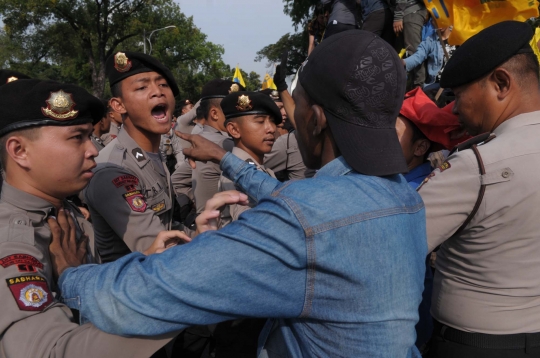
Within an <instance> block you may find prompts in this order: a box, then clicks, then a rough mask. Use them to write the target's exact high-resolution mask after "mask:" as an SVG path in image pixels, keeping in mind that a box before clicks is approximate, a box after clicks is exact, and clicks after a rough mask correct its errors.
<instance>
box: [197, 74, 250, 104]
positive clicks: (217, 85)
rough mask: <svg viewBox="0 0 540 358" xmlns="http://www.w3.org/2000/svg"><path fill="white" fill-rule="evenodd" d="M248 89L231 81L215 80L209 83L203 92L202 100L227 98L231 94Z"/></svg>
mask: <svg viewBox="0 0 540 358" xmlns="http://www.w3.org/2000/svg"><path fill="white" fill-rule="evenodd" d="M245 90H246V89H245V88H244V87H243V86H242V85H241V84H239V83H236V82H233V81H231V80H222V79H219V78H218V79H215V80H212V81H210V82H207V83H206V84H205V85H204V87H203V89H202V92H201V100H202V101H204V100H206V99H212V98H225V97H226V96H227V95H228V94H229V93H232V92H238V91H245Z"/></svg>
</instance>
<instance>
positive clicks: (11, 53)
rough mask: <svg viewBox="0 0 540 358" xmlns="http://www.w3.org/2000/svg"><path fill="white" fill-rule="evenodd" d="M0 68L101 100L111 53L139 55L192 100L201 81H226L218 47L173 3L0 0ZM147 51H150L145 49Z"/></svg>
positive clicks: (164, 0)
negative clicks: (155, 62)
mask: <svg viewBox="0 0 540 358" xmlns="http://www.w3.org/2000/svg"><path fill="white" fill-rule="evenodd" d="M0 17H1V19H2V21H3V22H4V25H5V27H4V30H3V31H2V32H0V50H1V51H0V63H1V64H2V66H3V67H9V68H12V69H15V70H19V71H21V72H24V73H27V74H29V75H30V76H32V77H36V78H44V79H54V80H58V81H64V82H71V83H76V84H79V85H81V86H83V87H85V88H87V89H89V90H91V92H93V94H94V95H96V96H99V97H102V96H103V95H104V94H106V92H108V89H107V90H106V89H105V82H106V78H105V61H106V59H107V57H109V56H110V55H112V54H114V53H115V52H116V51H120V50H121V51H140V52H142V51H143V32H144V31H146V35H147V36H148V35H149V34H150V32H151V31H152V30H154V29H158V28H163V27H166V26H170V25H174V26H176V27H175V28H173V29H167V30H163V31H159V32H156V33H154V34H153V35H152V38H151V40H152V50H153V51H152V55H153V56H155V57H157V58H159V59H160V60H161V61H162V62H163V63H164V64H165V65H166V66H168V67H169V68H170V69H171V71H172V72H173V74H174V76H175V78H176V79H177V81H178V84H179V87H180V90H181V93H182V97H184V98H185V97H188V98H191V99H193V100H196V99H197V96H198V95H199V93H200V91H201V88H202V86H203V85H204V83H205V82H207V81H209V80H210V79H213V78H223V77H229V76H230V73H231V68H230V66H228V65H226V64H225V63H223V60H222V55H223V53H224V49H223V47H222V46H220V45H216V44H213V43H211V42H209V41H207V37H206V35H205V34H204V33H202V32H201V31H200V30H199V29H198V28H197V27H196V26H195V24H194V23H193V18H192V17H186V16H185V15H184V14H183V13H182V12H181V11H180V7H179V5H178V4H177V3H175V2H174V1H173V0H0ZM148 47H150V46H148Z"/></svg>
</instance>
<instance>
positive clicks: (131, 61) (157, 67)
mask: <svg viewBox="0 0 540 358" xmlns="http://www.w3.org/2000/svg"><path fill="white" fill-rule="evenodd" d="M105 71H106V73H107V77H108V78H109V84H110V86H111V87H112V86H114V85H115V84H117V83H118V82H120V81H122V80H125V79H126V78H128V77H131V76H133V75H137V74H139V73H143V72H157V73H159V74H161V75H162V76H163V77H164V78H165V80H166V81H167V83H168V84H169V86H170V87H171V90H172V92H173V94H174V96H175V97H176V96H178V95H179V94H180V90H179V89H178V85H177V84H176V80H175V79H174V76H173V75H172V73H171V71H170V70H169V69H168V68H167V67H165V66H164V65H163V64H162V63H161V62H159V60H158V59H156V58H154V57H152V56H150V55H147V54H144V53H140V52H128V51H126V52H117V53H115V54H114V55H111V56H109V58H108V59H107V62H106V63H105Z"/></svg>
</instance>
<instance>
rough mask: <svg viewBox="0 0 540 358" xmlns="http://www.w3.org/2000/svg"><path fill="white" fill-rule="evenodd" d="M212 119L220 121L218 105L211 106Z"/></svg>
mask: <svg viewBox="0 0 540 358" xmlns="http://www.w3.org/2000/svg"><path fill="white" fill-rule="evenodd" d="M210 119H211V120H213V121H215V122H217V121H219V114H218V110H217V108H216V107H212V108H210Z"/></svg>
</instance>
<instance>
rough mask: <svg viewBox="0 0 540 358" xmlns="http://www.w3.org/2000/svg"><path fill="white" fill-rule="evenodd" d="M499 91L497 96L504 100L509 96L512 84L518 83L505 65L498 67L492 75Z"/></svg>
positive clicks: (492, 80) (491, 77)
mask: <svg viewBox="0 0 540 358" xmlns="http://www.w3.org/2000/svg"><path fill="white" fill-rule="evenodd" d="M490 80H491V82H492V83H493V84H494V86H495V90H496V91H497V97H498V99H499V100H502V99H504V98H506V96H508V94H509V93H510V90H511V88H512V86H514V85H516V83H515V79H514V77H513V76H512V75H511V74H510V72H508V70H506V69H505V68H504V67H498V68H496V69H495V70H494V71H493V73H492V74H491V76H490Z"/></svg>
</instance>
